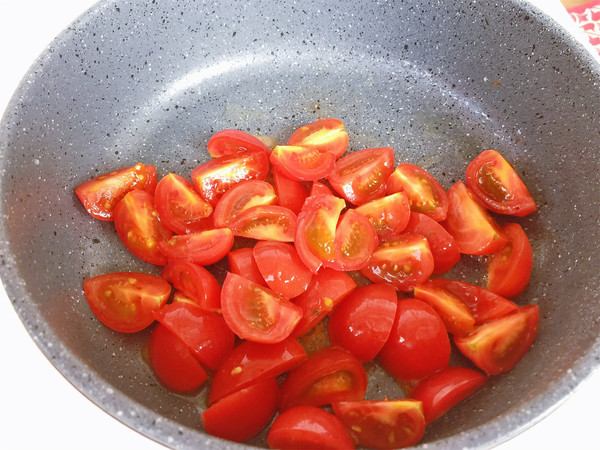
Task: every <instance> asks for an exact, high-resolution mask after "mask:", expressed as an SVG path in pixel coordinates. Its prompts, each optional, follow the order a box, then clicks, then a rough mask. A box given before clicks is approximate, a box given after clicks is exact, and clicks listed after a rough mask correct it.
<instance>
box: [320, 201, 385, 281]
mask: <svg viewBox="0 0 600 450" xmlns="http://www.w3.org/2000/svg"><path fill="white" fill-rule="evenodd" d="M378 244H379V240H378V239H377V232H376V231H375V228H374V227H373V224H372V223H371V222H370V221H369V219H367V218H366V217H365V216H363V215H362V214H360V213H359V212H356V211H355V210H353V209H349V210H348V211H346V212H345V213H344V215H343V216H342V218H341V219H340V222H339V223H338V225H337V228H336V230H335V239H334V243H333V260H331V261H326V262H325V265H326V266H327V267H331V268H333V269H336V270H341V271H350V270H360V269H362V268H363V267H364V266H365V265H366V264H367V262H368V261H369V259H371V256H372V255H373V253H374V252H375V250H376V249H377V245H378Z"/></svg>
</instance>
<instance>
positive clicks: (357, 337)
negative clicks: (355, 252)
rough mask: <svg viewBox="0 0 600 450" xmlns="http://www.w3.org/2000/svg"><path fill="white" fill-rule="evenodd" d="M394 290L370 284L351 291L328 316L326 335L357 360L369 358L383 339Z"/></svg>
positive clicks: (394, 302) (391, 321)
mask: <svg viewBox="0 0 600 450" xmlns="http://www.w3.org/2000/svg"><path fill="white" fill-rule="evenodd" d="M397 302H398V300H397V294H396V290H395V289H394V288H393V287H391V286H388V285H387V284H369V285H367V286H361V287H359V288H357V289H355V290H354V291H353V292H352V293H350V294H349V295H348V296H347V297H346V298H345V299H344V301H342V302H341V303H340V304H339V305H338V306H337V307H336V308H335V309H334V310H333V312H332V313H331V314H330V316H329V325H328V330H329V339H331V342H332V344H334V345H337V346H339V347H342V348H345V349H346V350H348V351H349V352H350V353H352V354H353V355H354V356H355V357H356V358H357V359H358V360H359V361H362V362H366V361H371V360H372V359H373V358H375V356H377V354H378V353H379V351H380V350H381V348H382V347H383V346H384V344H385V343H386V341H387V339H388V337H389V335H390V332H391V331H392V325H393V324H394V317H395V315H396V305H397Z"/></svg>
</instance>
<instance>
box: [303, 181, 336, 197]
mask: <svg viewBox="0 0 600 450" xmlns="http://www.w3.org/2000/svg"><path fill="white" fill-rule="evenodd" d="M317 195H333V192H331V190H330V189H329V188H328V187H327V186H325V185H324V184H323V183H321V182H320V181H313V182H312V185H311V188H310V193H309V195H308V196H309V197H316V196H317Z"/></svg>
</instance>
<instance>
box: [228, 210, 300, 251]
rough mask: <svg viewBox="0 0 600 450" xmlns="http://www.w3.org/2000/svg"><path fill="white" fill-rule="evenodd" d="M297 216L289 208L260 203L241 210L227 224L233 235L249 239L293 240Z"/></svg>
mask: <svg viewBox="0 0 600 450" xmlns="http://www.w3.org/2000/svg"><path fill="white" fill-rule="evenodd" d="M297 220H298V217H297V216H296V214H294V213H293V212H292V211H291V210H290V209H288V208H284V207H283V206H277V205H260V206H253V207H251V208H248V209H245V210H243V211H242V212H241V213H239V214H238V216H237V217H236V218H235V220H233V221H231V222H229V224H228V225H227V226H228V227H229V228H230V229H231V231H233V234H234V235H235V236H242V237H246V238H251V239H258V240H266V241H279V242H293V241H294V233H295V231H296V223H297Z"/></svg>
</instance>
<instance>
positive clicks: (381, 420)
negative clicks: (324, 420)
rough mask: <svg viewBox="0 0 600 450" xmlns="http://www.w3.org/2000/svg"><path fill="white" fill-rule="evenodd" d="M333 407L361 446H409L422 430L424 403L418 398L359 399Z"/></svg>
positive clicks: (421, 433) (421, 434)
mask: <svg viewBox="0 0 600 450" xmlns="http://www.w3.org/2000/svg"><path fill="white" fill-rule="evenodd" d="M332 406H333V412H334V414H335V416H336V417H338V418H339V419H340V420H341V421H342V423H343V424H344V425H345V426H346V429H347V430H348V431H349V432H350V434H351V435H352V437H353V438H354V441H355V442H357V443H358V445H360V446H361V447H367V448H381V449H383V448H385V449H387V448H390V449H392V448H403V447H410V446H412V445H415V444H416V443H417V442H419V441H420V440H421V438H422V437H423V433H424V432H425V418H424V416H423V406H422V404H421V402H420V401H418V400H412V399H400V400H361V401H354V402H336V403H333V405H332Z"/></svg>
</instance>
